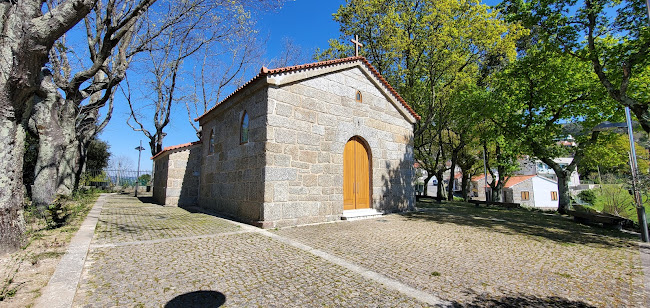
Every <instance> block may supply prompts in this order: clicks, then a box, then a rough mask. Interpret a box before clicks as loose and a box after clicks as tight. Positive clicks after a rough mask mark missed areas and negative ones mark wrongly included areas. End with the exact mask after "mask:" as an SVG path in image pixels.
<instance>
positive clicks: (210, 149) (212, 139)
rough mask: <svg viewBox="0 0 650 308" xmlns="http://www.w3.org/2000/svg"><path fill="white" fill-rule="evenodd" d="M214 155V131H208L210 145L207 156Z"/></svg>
mask: <svg viewBox="0 0 650 308" xmlns="http://www.w3.org/2000/svg"><path fill="white" fill-rule="evenodd" d="M212 153H214V129H211V130H210V144H209V145H208V154H212Z"/></svg>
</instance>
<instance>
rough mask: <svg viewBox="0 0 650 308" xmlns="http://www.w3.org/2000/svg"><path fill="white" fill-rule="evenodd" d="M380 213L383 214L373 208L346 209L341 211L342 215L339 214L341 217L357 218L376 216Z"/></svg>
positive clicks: (347, 218) (345, 218)
mask: <svg viewBox="0 0 650 308" xmlns="http://www.w3.org/2000/svg"><path fill="white" fill-rule="evenodd" d="M381 215H383V213H382V212H379V211H377V210H375V209H360V210H347V211H343V215H342V216H341V219H342V220H359V219H367V218H373V217H378V216H381Z"/></svg>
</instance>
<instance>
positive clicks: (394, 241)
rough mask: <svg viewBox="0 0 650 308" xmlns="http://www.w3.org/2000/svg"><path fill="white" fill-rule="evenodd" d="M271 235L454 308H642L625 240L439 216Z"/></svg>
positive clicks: (631, 250) (637, 273)
mask: <svg viewBox="0 0 650 308" xmlns="http://www.w3.org/2000/svg"><path fill="white" fill-rule="evenodd" d="M536 214H537V215H541V214H539V213H536ZM555 219H556V220H557V219H558V218H557V217H555ZM497 220H500V219H497ZM585 228H586V229H585V231H589V229H588V228H587V227H585ZM274 233H276V234H278V235H281V236H284V237H287V238H291V239H294V240H297V241H299V242H300V243H303V244H305V245H308V246H311V247H313V248H316V249H320V250H323V251H325V252H328V253H330V254H332V255H335V256H337V257H340V258H343V259H346V260H348V261H350V262H353V263H356V264H359V265H360V266H363V267H365V268H368V269H370V270H373V271H376V272H378V273H381V274H383V275H385V276H388V277H389V278H393V279H396V280H398V281H400V282H402V283H404V284H407V285H409V286H412V287H414V288H417V289H420V290H424V291H428V292H432V293H436V294H438V295H439V296H440V297H442V299H445V300H449V301H452V302H455V303H457V304H459V305H469V306H473V305H477V306H495V305H496V306H500V305H504V304H507V303H509V304H510V305H511V306H550V307H557V306H566V305H573V306H576V307H586V306H597V307H607V306H615V307H616V306H619V307H620V306H625V307H644V304H643V303H644V300H645V295H644V293H643V272H642V268H641V264H640V259H639V250H638V246H637V244H636V243H635V242H634V241H632V240H627V239H621V238H617V237H607V236H601V235H596V234H589V233H583V234H572V232H570V231H568V230H565V229H562V228H555V229H554V228H552V227H547V226H531V225H526V224H524V223H518V222H513V221H503V220H501V221H495V220H491V219H490V218H485V217H463V216H457V215H452V214H449V213H445V212H444V211H439V212H436V213H417V214H412V215H388V216H383V217H381V218H376V219H369V220H361V221H352V222H344V223H334V224H321V225H312V226H304V227H297V228H287V229H281V230H276V231H274ZM506 306H508V305H506Z"/></svg>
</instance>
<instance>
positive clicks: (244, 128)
mask: <svg viewBox="0 0 650 308" xmlns="http://www.w3.org/2000/svg"><path fill="white" fill-rule="evenodd" d="M239 142H240V143H246V142H248V113H246V111H244V115H243V116H242V118H241V130H240V132H239Z"/></svg>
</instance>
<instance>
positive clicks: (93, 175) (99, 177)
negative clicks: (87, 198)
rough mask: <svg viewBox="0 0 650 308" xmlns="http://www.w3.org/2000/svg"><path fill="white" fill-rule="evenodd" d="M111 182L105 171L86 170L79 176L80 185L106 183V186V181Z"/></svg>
mask: <svg viewBox="0 0 650 308" xmlns="http://www.w3.org/2000/svg"><path fill="white" fill-rule="evenodd" d="M110 182H111V179H110V178H109V177H108V175H107V174H106V171H101V172H86V173H84V174H83V175H82V176H81V181H80V183H81V185H83V186H93V185H98V186H102V185H101V184H102V183H106V186H108V183H110Z"/></svg>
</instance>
